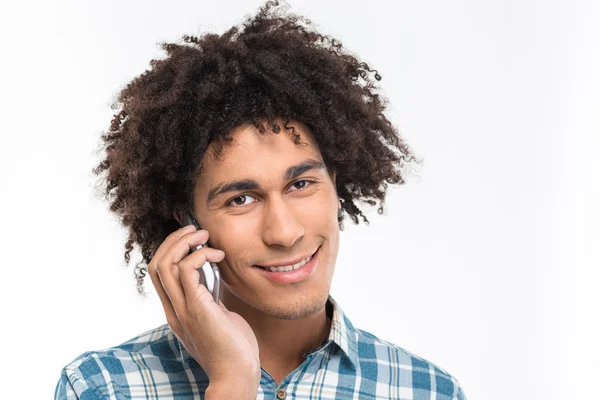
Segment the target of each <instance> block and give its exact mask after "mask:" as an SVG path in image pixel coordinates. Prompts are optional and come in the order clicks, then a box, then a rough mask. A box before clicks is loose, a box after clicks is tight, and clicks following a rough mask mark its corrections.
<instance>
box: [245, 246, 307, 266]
mask: <svg viewBox="0 0 600 400" xmlns="http://www.w3.org/2000/svg"><path fill="white" fill-rule="evenodd" d="M317 250H318V249H317ZM316 252H317V251H316V250H315V252H314V253H311V254H315V253H316ZM309 256H310V254H309V255H308V256H304V257H300V258H296V259H291V260H285V261H279V262H276V263H272V264H267V265H260V267H263V268H273V267H282V266H284V265H294V264H297V263H299V262H300V261H302V260H306V259H307V258H308V257H309ZM256 266H258V265H256Z"/></svg>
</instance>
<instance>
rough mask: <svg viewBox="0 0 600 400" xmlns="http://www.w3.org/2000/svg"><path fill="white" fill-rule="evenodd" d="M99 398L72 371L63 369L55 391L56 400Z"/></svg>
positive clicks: (90, 399)
mask: <svg viewBox="0 0 600 400" xmlns="http://www.w3.org/2000/svg"><path fill="white" fill-rule="evenodd" d="M98 399H99V397H98V396H96V395H95V393H94V392H93V391H92V390H91V389H90V388H88V387H87V384H86V383H85V381H84V380H83V379H79V378H78V377H77V376H76V375H75V374H74V373H73V372H72V371H69V370H67V369H66V368H63V370H62V373H61V375H60V379H59V381H58V383H57V384H56V389H55V390H54V400H98Z"/></svg>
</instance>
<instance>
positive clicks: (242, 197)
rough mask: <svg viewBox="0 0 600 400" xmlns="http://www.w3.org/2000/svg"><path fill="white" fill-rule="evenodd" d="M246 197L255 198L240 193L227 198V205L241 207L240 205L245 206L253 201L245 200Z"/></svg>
mask: <svg viewBox="0 0 600 400" xmlns="http://www.w3.org/2000/svg"><path fill="white" fill-rule="evenodd" d="M248 199H253V200H256V199H254V197H252V196H249V195H247V194H242V195H240V196H238V197H234V198H233V199H231V200H229V201H228V202H227V205H228V206H234V207H241V206H245V205H248V204H252V203H254V201H252V202H248V201H247V200H248Z"/></svg>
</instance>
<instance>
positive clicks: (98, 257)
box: [0, 0, 600, 400]
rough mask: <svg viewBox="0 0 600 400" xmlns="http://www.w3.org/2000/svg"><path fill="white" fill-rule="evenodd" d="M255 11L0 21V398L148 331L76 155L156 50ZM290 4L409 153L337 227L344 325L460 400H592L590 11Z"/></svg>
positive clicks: (596, 353) (75, 10)
mask: <svg viewBox="0 0 600 400" xmlns="http://www.w3.org/2000/svg"><path fill="white" fill-rule="evenodd" d="M260 4H261V2H260V1H237V2H234V1H216V2H214V1H210V2H209V1H169V2H166V1H162V2H160V1H139V0H138V1H114V0H112V1H107V0H103V1H94V2H92V1H86V2H83V1H66V0H63V1H54V2H50V1H44V2H42V1H37V2H18V3H17V2H13V3H12V4H4V3H3V5H2V6H1V7H2V9H1V10H0V15H1V16H0V18H1V20H0V26H1V29H2V32H1V35H0V37H2V39H1V40H2V61H1V63H0V68H1V69H2V71H1V74H0V76H1V78H0V79H1V80H2V81H1V82H0V83H1V90H2V95H1V101H2V104H1V106H2V107H1V108H0V110H1V111H0V112H1V115H2V118H1V123H2V125H1V134H2V144H1V146H0V152H1V153H0V162H1V163H2V164H1V169H0V171H1V174H2V176H1V178H2V182H3V188H2V196H1V200H0V201H1V202H2V203H1V205H2V211H3V215H4V217H3V219H2V222H3V223H2V240H1V243H2V254H1V255H0V260H1V262H2V265H1V268H2V271H3V272H4V274H3V275H2V277H3V278H2V283H3V285H2V290H1V291H0V292H1V293H2V302H1V304H2V314H3V317H2V329H1V332H2V334H3V335H2V342H3V343H2V347H3V351H2V362H1V363H0V365H1V366H0V368H2V375H1V376H2V380H3V381H4V382H3V388H2V393H3V394H2V397H4V398H32V399H33V398H51V397H52V396H53V392H54V387H55V385H56V382H57V381H58V378H59V375H60V370H61V368H62V367H63V366H64V365H65V364H67V363H68V362H70V361H71V360H72V359H73V358H75V357H76V356H78V355H79V354H81V353H82V352H84V351H87V350H96V349H101V348H104V347H109V346H113V345H117V344H119V343H122V342H123V341H125V340H127V339H129V338H131V337H133V336H135V335H137V334H139V333H141V332H143V331H145V330H148V329H151V328H154V327H156V326H158V325H161V324H163V323H166V320H165V318H164V314H163V311H162V307H161V305H160V302H159V300H158V297H157V296H156V295H155V293H154V291H153V289H152V287H151V285H150V281H149V280H148V286H147V287H148V290H149V291H150V293H151V294H150V296H149V297H148V298H147V299H142V298H140V297H139V296H138V295H137V293H136V291H135V282H134V279H133V275H132V274H133V268H132V267H130V268H125V267H124V261H123V258H122V254H123V251H124V250H123V244H124V242H125V232H124V230H122V229H121V228H120V226H119V225H118V223H117V221H116V219H115V218H114V217H113V216H111V215H110V214H109V212H108V211H107V205H106V204H104V203H102V202H101V201H99V200H96V199H95V197H94V192H93V186H92V185H93V179H92V174H91V169H92V168H93V167H94V166H95V165H96V163H97V162H98V160H99V156H98V155H96V154H95V153H94V151H95V149H96V147H97V145H98V143H99V136H100V134H101V133H102V131H103V130H105V129H107V128H108V126H109V122H110V118H111V116H112V111H111V110H110V108H109V105H110V103H111V100H112V97H113V96H114V95H115V94H116V93H117V91H118V89H119V88H120V87H122V86H123V85H124V84H126V83H127V82H128V81H129V80H130V79H132V78H133V77H135V76H137V75H138V74H140V73H141V72H143V71H144V70H145V69H146V68H147V67H148V66H149V61H150V60H151V59H152V58H156V57H162V56H163V53H162V51H161V50H160V49H159V46H158V45H157V43H158V42H159V41H161V40H176V39H178V38H179V37H180V36H181V35H183V34H185V33H192V34H198V33H201V32H204V31H207V30H209V31H216V32H218V33H222V32H223V31H224V30H225V29H226V28H228V27H229V26H231V25H233V24H237V23H239V22H241V21H242V19H243V18H244V16H245V15H247V14H253V13H254V12H255V11H256V10H257V8H258V7H259V6H260ZM290 4H291V11H292V12H297V13H301V14H304V15H306V16H307V17H308V18H310V19H311V20H313V22H315V23H316V24H317V26H318V27H319V28H320V30H321V31H323V32H324V33H327V34H331V35H333V36H335V37H337V38H339V39H340V40H341V41H342V43H343V44H344V46H345V47H346V48H347V49H349V50H350V51H352V52H354V53H356V54H358V55H360V57H362V59H363V60H364V61H366V62H368V63H369V65H371V66H372V67H374V68H376V69H377V70H378V71H379V72H380V73H381V75H382V77H383V80H382V81H381V82H380V83H381V86H382V88H383V90H384V93H385V94H386V95H387V97H388V98H389V100H390V110H389V114H388V115H389V117H390V119H391V120H392V122H393V123H395V124H396V126H397V127H398V128H399V130H400V131H401V133H402V135H403V137H404V138H405V139H406V140H407V141H408V143H409V144H410V145H411V146H412V148H413V149H414V151H415V152H416V153H417V155H418V156H420V157H423V158H424V164H423V168H422V169H421V170H419V171H417V172H416V173H415V174H414V176H410V177H408V183H407V185H405V186H402V187H399V188H397V189H394V190H392V191H391V192H390V194H389V198H388V202H387V211H386V215H384V216H379V215H377V213H376V212H375V210H372V211H370V212H369V214H368V215H369V217H370V220H371V226H370V227H365V226H364V225H361V226H359V227H353V226H352V225H351V224H350V223H347V224H346V230H345V231H344V232H343V234H342V243H341V248H340V253H339V258H338V262H337V268H336V273H335V278H334V285H333V288H332V295H333V296H334V298H336V299H337V300H338V301H339V303H340V305H341V306H342V308H343V309H344V311H345V312H346V313H347V314H348V316H349V317H350V318H351V319H352V320H353V322H354V323H355V325H357V326H358V327H360V328H362V329H364V330H367V331H369V332H372V333H374V334H375V335H377V336H379V337H381V338H383V339H386V340H389V341H391V342H393V343H395V344H397V345H399V346H401V347H403V348H405V349H407V350H409V351H411V352H413V353H415V354H417V355H419V356H421V357H424V358H426V359H428V360H429V361H431V362H433V363H435V364H437V365H438V366H440V367H442V368H444V369H446V370H447V371H448V372H450V373H451V374H452V375H454V376H455V377H456V378H457V379H458V380H459V382H460V383H461V385H462V386H463V388H464V391H465V393H466V395H467V397H468V398H469V399H470V400H475V399H486V400H496V399H566V398H569V399H575V398H586V399H591V398H597V397H596V396H597V395H598V388H597V384H596V382H597V378H598V372H599V365H600V364H599V361H600V346H599V345H598V342H597V338H598V337H600V325H599V321H598V316H599V312H598V311H599V310H598V308H599V305H600V293H599V291H598V289H597V286H598V283H599V278H600V273H599V272H598V267H599V266H600V246H599V244H600V212H599V211H598V206H599V205H600V179H599V178H598V175H599V173H600V161H599V156H598V154H599V152H600V117H599V116H600V113H599V106H600V77H599V76H600V74H599V71H600V54H599V49H600V43H599V42H600V41H599V38H600V24H598V21H599V20H600V13H599V11H600V6H599V5H600V3H599V2H595V1H588V2H584V1H562V2H559V1H541V0H540V1H534V0H527V1H475V0H472V1H453V2H448V1H443V0H431V1H419V2H417V1H395V2H392V1H389V2H383V1H370V2H369V3H367V2H364V3H363V2H361V3H359V2H352V1H350V2H349V1H327V2H325V1H322V0H319V1H299V0H290ZM594 205H595V206H594ZM137 259H138V258H135V259H134V261H137ZM6 272H8V274H6ZM7 334H8V336H7ZM7 354H8V358H7ZM7 390H8V394H7V393H6V392H7Z"/></svg>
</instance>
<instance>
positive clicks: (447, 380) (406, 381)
mask: <svg viewBox="0 0 600 400" xmlns="http://www.w3.org/2000/svg"><path fill="white" fill-rule="evenodd" d="M355 332H356V336H357V337H356V339H357V345H358V359H359V363H360V364H361V368H362V367H363V366H366V367H368V366H369V363H371V364H376V366H377V368H376V369H377V373H378V375H380V376H379V379H378V380H380V379H381V374H383V375H385V374H387V375H388V376H387V380H388V381H389V382H392V381H394V380H395V381H396V384H397V386H398V387H400V388H410V389H412V390H413V391H414V392H416V391H420V392H421V393H422V394H430V393H435V394H437V395H438V397H436V398H440V399H441V398H443V399H457V400H464V399H466V398H465V397H464V394H463V392H462V389H461V387H460V384H459V382H458V380H457V379H456V378H455V377H454V376H452V375H451V374H450V373H449V372H448V371H446V370H445V369H443V368H441V367H439V366H438V365H436V364H434V363H432V362H431V361H428V360H426V359H424V358H422V357H419V356H417V355H416V354H414V353H412V352H410V351H408V350H406V349H404V348H402V347H400V346H398V345H396V344H394V343H390V342H388V341H386V340H383V339H381V338H379V337H377V336H375V335H373V334H372V333H369V332H366V331H364V330H362V329H355ZM415 394H416V393H415Z"/></svg>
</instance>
